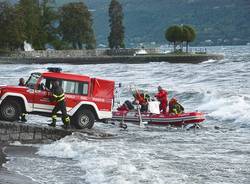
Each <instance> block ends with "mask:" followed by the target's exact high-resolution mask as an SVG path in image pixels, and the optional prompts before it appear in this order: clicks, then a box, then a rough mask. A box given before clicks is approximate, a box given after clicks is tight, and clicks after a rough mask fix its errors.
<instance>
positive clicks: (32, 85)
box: [26, 73, 41, 89]
mask: <svg viewBox="0 0 250 184" xmlns="http://www.w3.org/2000/svg"><path fill="white" fill-rule="evenodd" d="M40 76H41V74H40V73H32V74H31V76H30V78H29V79H28V81H27V82H26V86H27V87H28V88H30V89H34V88H35V85H36V83H37V80H38V79H39V78H40Z"/></svg>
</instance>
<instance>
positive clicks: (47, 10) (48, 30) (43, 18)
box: [35, 0, 59, 49]
mask: <svg viewBox="0 0 250 184" xmlns="http://www.w3.org/2000/svg"><path fill="white" fill-rule="evenodd" d="M52 2H53V1H51V0H43V1H41V3H40V6H39V9H40V17H39V29H38V32H39V37H36V38H35V41H36V42H38V45H40V46H41V49H43V48H44V46H45V44H46V43H51V44H52V45H53V43H55V42H56V41H57V40H59V38H58V36H57V30H56V28H54V27H53V21H56V20H57V19H58V18H59V17H58V14H57V12H56V11H55V10H54V9H53V8H52V7H51V6H50V5H49V4H50V3H52Z"/></svg>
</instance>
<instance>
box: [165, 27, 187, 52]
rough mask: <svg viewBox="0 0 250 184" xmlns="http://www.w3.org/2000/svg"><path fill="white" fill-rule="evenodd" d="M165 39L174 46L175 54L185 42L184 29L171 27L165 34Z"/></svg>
mask: <svg viewBox="0 0 250 184" xmlns="http://www.w3.org/2000/svg"><path fill="white" fill-rule="evenodd" d="M165 38H166V39H167V40H168V41H169V42H171V43H173V44H174V52H175V51H176V46H177V45H178V43H181V42H182V40H183V35H182V28H181V27H180V26H177V25H175V26H171V27H169V28H168V29H167V30H166V32H165Z"/></svg>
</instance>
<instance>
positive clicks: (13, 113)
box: [0, 100, 21, 121]
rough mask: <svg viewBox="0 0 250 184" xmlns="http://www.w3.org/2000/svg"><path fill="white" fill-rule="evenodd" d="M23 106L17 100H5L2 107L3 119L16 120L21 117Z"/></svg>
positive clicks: (0, 112) (0, 109)
mask: <svg viewBox="0 0 250 184" xmlns="http://www.w3.org/2000/svg"><path fill="white" fill-rule="evenodd" d="M20 113H21V106H20V105H19V104H18V102H16V101H15V100H10V101H5V102H4V103H3V104H2V105H1V107H0V114H1V119H3V120H5V121H16V120H18V119H19V115H20Z"/></svg>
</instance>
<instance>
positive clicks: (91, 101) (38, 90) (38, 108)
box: [0, 68, 115, 128]
mask: <svg viewBox="0 0 250 184" xmlns="http://www.w3.org/2000/svg"><path fill="white" fill-rule="evenodd" d="M54 80H57V81H59V83H60V85H61V87H62V88H63V90H64V93H65V102H66V106H67V107H66V109H67V113H68V115H69V116H70V118H71V124H72V125H74V126H75V127H76V128H92V127H93V125H94V122H95V121H100V120H101V121H102V120H104V119H109V118H111V117H112V106H113V99H114V85H115V84H114V81H111V80H105V79H99V78H90V77H89V76H85V75H78V74H72V73H64V72H61V69H60V68H48V71H47V72H41V73H40V72H36V73H32V74H31V75H30V77H29V79H28V80H27V82H26V85H25V86H0V118H1V119H2V120H5V121H16V120H18V119H19V117H20V115H21V113H23V112H25V113H32V114H39V115H45V116H48V115H50V114H51V112H52V109H53V108H54V106H55V102H51V100H50V99H51V97H52V93H51V88H52V81H54ZM59 113H61V112H59ZM59 115H60V114H59Z"/></svg>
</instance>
